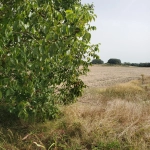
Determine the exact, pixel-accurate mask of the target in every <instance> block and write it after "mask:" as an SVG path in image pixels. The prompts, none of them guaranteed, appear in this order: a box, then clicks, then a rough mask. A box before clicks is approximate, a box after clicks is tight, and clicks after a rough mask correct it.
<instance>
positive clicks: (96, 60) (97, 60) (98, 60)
mask: <svg viewBox="0 0 150 150" xmlns="http://www.w3.org/2000/svg"><path fill="white" fill-rule="evenodd" d="M103 63H104V61H103V60H101V59H93V60H92V64H103Z"/></svg>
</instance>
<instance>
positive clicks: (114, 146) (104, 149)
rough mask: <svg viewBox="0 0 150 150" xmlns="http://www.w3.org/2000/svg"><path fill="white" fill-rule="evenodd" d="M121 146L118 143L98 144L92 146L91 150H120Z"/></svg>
mask: <svg viewBox="0 0 150 150" xmlns="http://www.w3.org/2000/svg"><path fill="white" fill-rule="evenodd" d="M120 148H121V145H120V143H119V142H118V141H113V142H107V143H104V142H99V143H98V144H97V146H94V147H93V148H92V150H120Z"/></svg>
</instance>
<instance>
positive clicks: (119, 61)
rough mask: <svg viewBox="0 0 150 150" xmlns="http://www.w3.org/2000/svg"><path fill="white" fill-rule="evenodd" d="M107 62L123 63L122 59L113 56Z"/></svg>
mask: <svg viewBox="0 0 150 150" xmlns="http://www.w3.org/2000/svg"><path fill="white" fill-rule="evenodd" d="M107 63H109V64H119V65H120V64H121V60H120V59H116V58H111V59H109V60H108V62H107Z"/></svg>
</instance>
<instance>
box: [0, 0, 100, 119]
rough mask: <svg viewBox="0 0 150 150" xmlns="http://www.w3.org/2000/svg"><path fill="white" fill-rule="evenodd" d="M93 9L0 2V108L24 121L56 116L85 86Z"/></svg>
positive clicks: (63, 2)
mask: <svg viewBox="0 0 150 150" xmlns="http://www.w3.org/2000/svg"><path fill="white" fill-rule="evenodd" d="M95 17H96V15H95V14H94V9H93V5H90V4H86V5H82V4H81V2H80V0H51V1H50V0H1V2H0V107H5V108H6V110H7V112H9V113H12V114H14V115H17V116H18V117H19V118H22V119H26V120H30V119H32V120H34V121H37V120H40V121H41V120H44V119H50V118H53V117H55V116H56V114H57V111H58V108H57V105H58V104H68V103H71V102H73V101H74V100H75V98H76V97H78V96H80V95H81V94H82V89H83V88H85V87H86V85H85V84H84V83H83V81H82V80H81V79H79V76H80V75H83V74H86V73H87V71H88V65H89V64H90V61H91V60H90V58H91V57H96V54H95V52H96V51H98V44H97V45H91V44H90V38H91V34H90V31H91V30H95V29H96V27H94V26H91V25H90V21H92V20H94V19H95Z"/></svg>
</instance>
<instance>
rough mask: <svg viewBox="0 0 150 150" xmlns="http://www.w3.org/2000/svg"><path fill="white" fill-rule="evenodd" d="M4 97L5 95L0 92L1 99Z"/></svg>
mask: <svg viewBox="0 0 150 150" xmlns="http://www.w3.org/2000/svg"><path fill="white" fill-rule="evenodd" d="M2 97H3V94H2V92H1V91H0V99H2Z"/></svg>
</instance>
